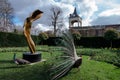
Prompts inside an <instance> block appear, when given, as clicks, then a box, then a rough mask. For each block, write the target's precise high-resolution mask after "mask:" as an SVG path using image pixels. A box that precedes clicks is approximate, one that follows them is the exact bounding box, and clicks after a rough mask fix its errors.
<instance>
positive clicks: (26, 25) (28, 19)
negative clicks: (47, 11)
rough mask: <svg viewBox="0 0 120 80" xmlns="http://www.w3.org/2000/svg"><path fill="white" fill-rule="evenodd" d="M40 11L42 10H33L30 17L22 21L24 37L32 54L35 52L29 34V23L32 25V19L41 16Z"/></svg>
mask: <svg viewBox="0 0 120 80" xmlns="http://www.w3.org/2000/svg"><path fill="white" fill-rule="evenodd" d="M42 13H43V12H42V11H40V10H35V11H34V12H33V13H32V15H31V16H30V17H27V18H26V20H25V22H24V26H23V27H24V35H25V37H26V40H27V43H28V46H29V49H30V52H31V53H32V54H34V53H35V43H34V41H33V40H32V38H31V35H30V30H31V25H32V22H33V21H35V20H37V19H39V18H40V17H41V16H42Z"/></svg>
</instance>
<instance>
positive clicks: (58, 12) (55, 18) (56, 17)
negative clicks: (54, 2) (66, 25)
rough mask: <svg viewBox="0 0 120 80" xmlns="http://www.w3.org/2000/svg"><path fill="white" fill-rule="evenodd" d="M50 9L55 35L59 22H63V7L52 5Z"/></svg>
mask: <svg viewBox="0 0 120 80" xmlns="http://www.w3.org/2000/svg"><path fill="white" fill-rule="evenodd" d="M50 11H51V12H52V13H51V15H50V18H51V21H52V25H53V26H54V36H56V33H57V24H58V23H62V21H60V19H62V9H61V8H60V7H58V6H52V7H51V9H50Z"/></svg>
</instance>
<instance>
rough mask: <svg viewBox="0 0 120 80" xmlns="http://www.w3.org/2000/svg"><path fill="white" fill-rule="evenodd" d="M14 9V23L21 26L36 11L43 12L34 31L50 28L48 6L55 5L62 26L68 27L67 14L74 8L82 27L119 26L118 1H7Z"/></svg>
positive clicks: (119, 3)
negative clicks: (60, 10) (62, 23)
mask: <svg viewBox="0 0 120 80" xmlns="http://www.w3.org/2000/svg"><path fill="white" fill-rule="evenodd" d="M9 2H10V3H11V5H12V7H13V8H14V14H15V18H14V22H15V24H16V25H20V26H23V23H24V21H25V18H26V17H28V16H30V14H31V13H32V12H33V11H34V10H36V9H40V10H41V11H43V12H44V14H43V16H42V17H41V18H40V19H39V20H37V21H36V22H35V23H34V24H33V25H34V26H35V27H36V29H41V30H48V28H50V25H49V24H50V20H49V14H50V6H51V5H56V6H59V7H60V8H61V9H62V10H63V16H64V24H65V26H66V27H68V26H69V25H68V24H69V23H68V17H69V14H71V13H73V11H74V8H75V7H76V9H77V13H78V15H79V16H80V17H82V26H92V25H109V24H120V0H9Z"/></svg>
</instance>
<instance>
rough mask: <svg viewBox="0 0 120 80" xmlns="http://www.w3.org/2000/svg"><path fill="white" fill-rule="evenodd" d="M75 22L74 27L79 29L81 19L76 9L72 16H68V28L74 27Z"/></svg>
mask: <svg viewBox="0 0 120 80" xmlns="http://www.w3.org/2000/svg"><path fill="white" fill-rule="evenodd" d="M76 22H77V26H76V27H81V26H82V18H81V17H80V16H79V15H78V14H77V11H76V8H75V9H74V12H73V14H70V16H69V28H70V27H75V26H74V23H76Z"/></svg>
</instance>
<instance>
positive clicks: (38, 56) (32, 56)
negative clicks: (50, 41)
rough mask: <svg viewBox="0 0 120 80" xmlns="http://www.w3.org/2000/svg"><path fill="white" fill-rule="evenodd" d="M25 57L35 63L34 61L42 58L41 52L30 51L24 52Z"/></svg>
mask: <svg viewBox="0 0 120 80" xmlns="http://www.w3.org/2000/svg"><path fill="white" fill-rule="evenodd" d="M23 59H25V60H27V61H29V62H31V63H33V62H38V61H40V60H41V53H34V54H32V53H30V52H26V53H23Z"/></svg>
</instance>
